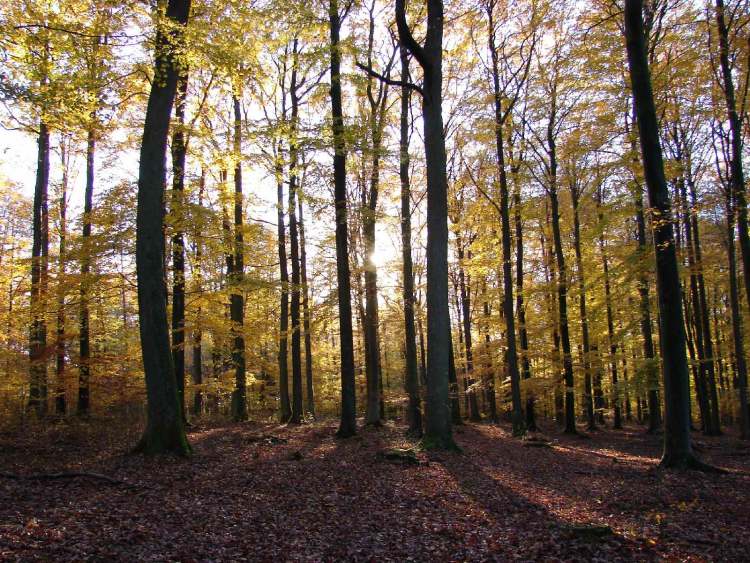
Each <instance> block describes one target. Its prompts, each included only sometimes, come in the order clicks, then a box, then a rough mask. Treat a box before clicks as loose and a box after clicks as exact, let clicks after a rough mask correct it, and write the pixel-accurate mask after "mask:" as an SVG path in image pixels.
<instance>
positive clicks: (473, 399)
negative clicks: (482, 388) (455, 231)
mask: <svg viewBox="0 0 750 563" xmlns="http://www.w3.org/2000/svg"><path fill="white" fill-rule="evenodd" d="M463 258H464V250H463V247H461V246H459V251H458V260H459V270H458V286H459V291H460V294H461V320H462V330H463V334H464V349H465V350H466V385H467V391H468V393H467V395H468V397H467V399H468V402H469V420H471V421H472V422H480V421H481V420H482V417H481V416H479V404H478V403H477V392H476V390H474V388H473V387H472V386H473V385H474V376H473V372H474V354H473V352H472V341H471V294H470V293H469V289H468V287H467V285H468V283H467V279H466V278H467V276H466V273H465V271H464V267H463V265H462V261H463ZM469 259H471V251H469Z"/></svg>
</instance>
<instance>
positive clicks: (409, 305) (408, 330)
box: [398, 45, 422, 437]
mask: <svg viewBox="0 0 750 563" xmlns="http://www.w3.org/2000/svg"><path fill="white" fill-rule="evenodd" d="M399 55H400V58H401V81H402V82H404V83H406V82H408V81H409V79H410V77H409V55H408V53H407V52H406V49H405V48H404V47H403V45H402V46H400V47H399ZM409 104H410V92H409V88H407V87H406V86H403V87H402V88H401V118H400V136H399V156H400V159H399V168H398V173H399V179H400V180H401V256H402V264H403V266H402V267H403V272H402V275H403V300H404V336H405V339H406V345H405V360H406V366H405V367H406V377H405V383H406V393H407V396H408V398H409V402H408V404H407V407H406V421H407V424H408V426H409V433H410V434H412V435H414V436H417V437H421V436H422V409H421V405H420V398H419V376H418V374H417V343H416V330H415V327H414V271H413V265H412V257H411V186H410V182H409Z"/></svg>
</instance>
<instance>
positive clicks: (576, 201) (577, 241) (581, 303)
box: [570, 185, 596, 430]
mask: <svg viewBox="0 0 750 563" xmlns="http://www.w3.org/2000/svg"><path fill="white" fill-rule="evenodd" d="M579 190H580V188H579V186H573V185H571V187H570V195H571V200H572V202H573V247H574V250H575V256H576V269H577V270H578V292H579V296H578V310H579V313H580V315H581V344H582V347H583V362H582V363H583V378H584V382H583V383H584V393H585V395H586V400H585V402H584V403H585V405H584V406H585V409H586V422H587V424H588V426H587V429H588V430H596V418H595V416H594V393H593V385H592V382H591V343H590V337H589V319H588V315H587V311H586V278H585V273H584V271H583V255H582V253H581V221H580V218H579V210H580V195H581V194H580V191H579Z"/></svg>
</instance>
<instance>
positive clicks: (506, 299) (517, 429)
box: [487, 7, 526, 436]
mask: <svg viewBox="0 0 750 563" xmlns="http://www.w3.org/2000/svg"><path fill="white" fill-rule="evenodd" d="M487 15H488V18H489V28H490V32H489V49H490V55H491V56H492V85H493V94H494V96H493V98H494V99H493V103H494V111H495V114H494V117H495V123H494V129H495V151H496V157H497V170H498V176H499V179H500V218H501V222H502V229H501V232H502V249H503V316H504V317H505V345H506V346H507V354H506V357H507V362H508V375H509V376H510V389H511V403H512V419H513V435H514V436H521V435H523V434H524V433H525V432H526V428H525V423H524V417H523V408H522V406H521V374H520V372H519V369H518V351H517V349H516V327H515V315H514V312H513V271H512V264H511V259H512V250H511V244H512V242H511V236H510V214H509V212H508V206H509V203H508V202H509V191H508V177H507V174H506V170H505V147H504V138H503V124H504V123H503V122H504V117H503V108H502V92H501V91H500V71H499V67H498V65H499V62H498V59H499V56H498V50H497V47H496V45H495V33H494V22H493V10H492V7H490V8H489V9H488V10H487Z"/></svg>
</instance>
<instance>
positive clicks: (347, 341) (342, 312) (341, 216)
mask: <svg viewBox="0 0 750 563" xmlns="http://www.w3.org/2000/svg"><path fill="white" fill-rule="evenodd" d="M328 19H329V27H330V32H331V33H330V35H331V114H332V122H333V123H332V128H333V149H334V154H333V184H334V203H335V207H336V280H337V283H338V301H339V339H340V343H339V344H340V347H341V424H340V425H339V429H338V432H337V435H338V436H339V437H341V438H347V437H349V436H353V435H354V434H356V433H357V420H356V415H357V409H356V406H357V403H356V390H355V381H354V339H353V336H352V298H351V278H350V274H349V240H348V236H349V232H348V231H349V227H348V224H347V201H346V200H347V197H346V138H345V134H344V114H343V109H342V102H341V97H342V96H341V48H340V45H339V42H340V39H339V35H340V32H341V15H340V14H339V6H338V0H329V4H328Z"/></svg>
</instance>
